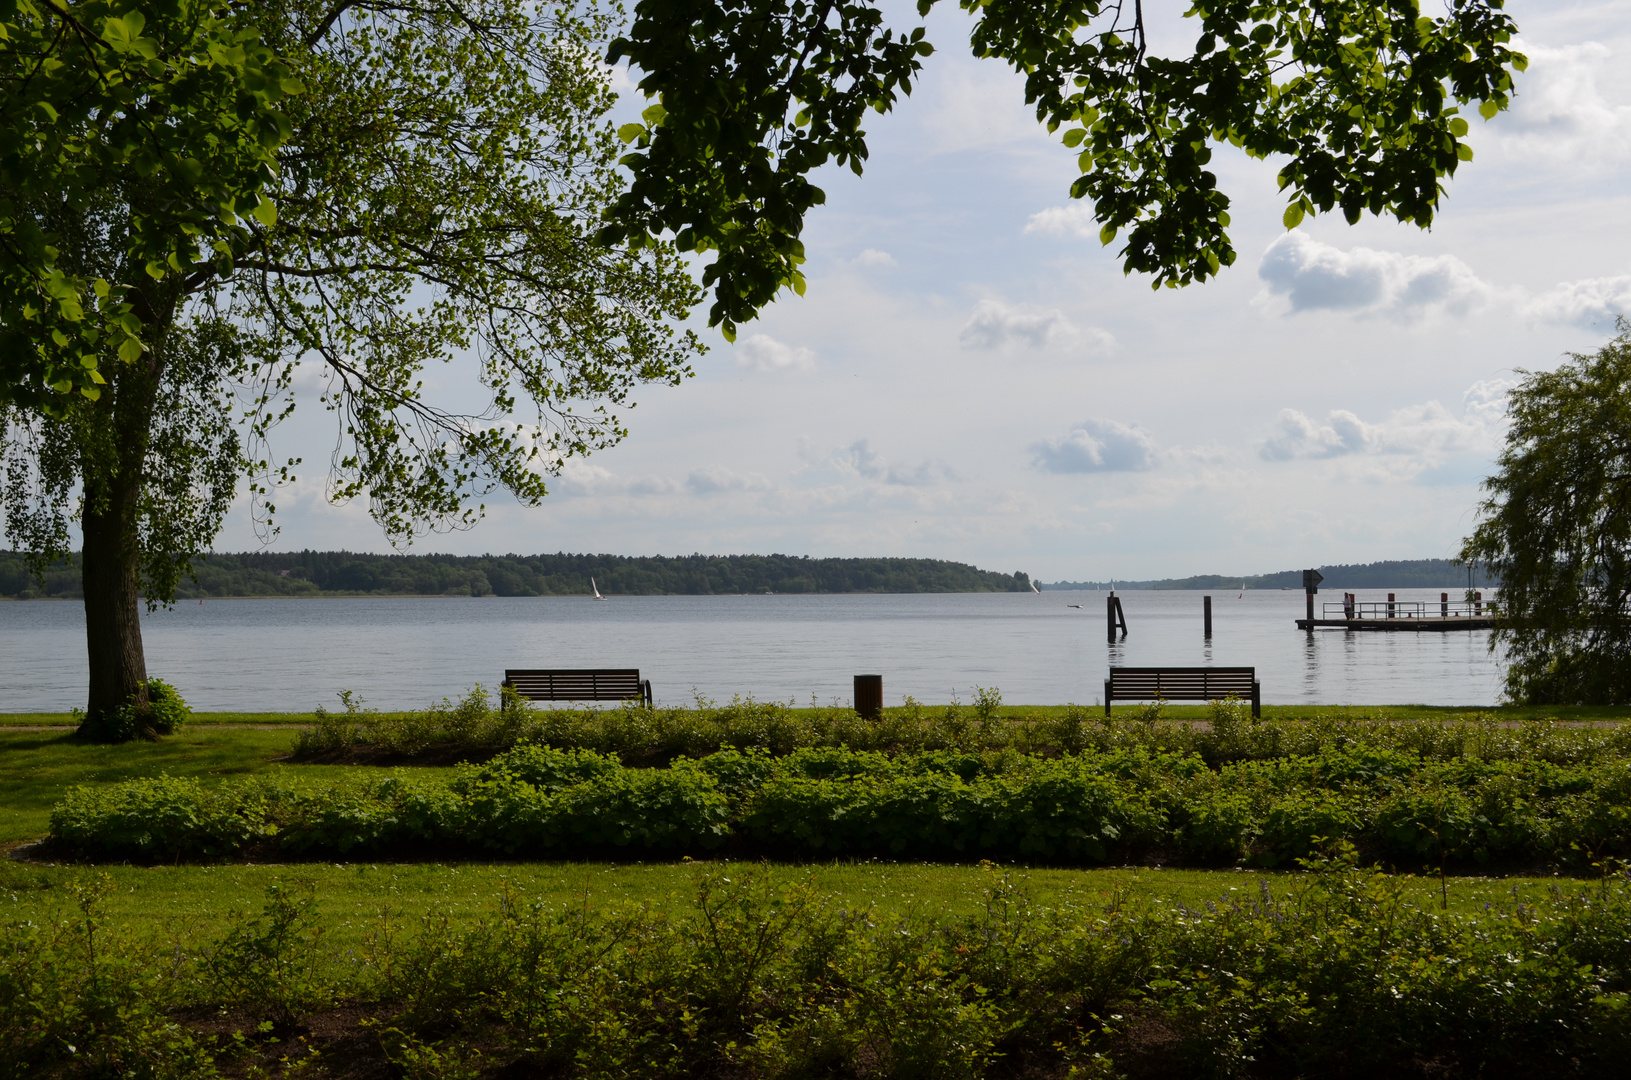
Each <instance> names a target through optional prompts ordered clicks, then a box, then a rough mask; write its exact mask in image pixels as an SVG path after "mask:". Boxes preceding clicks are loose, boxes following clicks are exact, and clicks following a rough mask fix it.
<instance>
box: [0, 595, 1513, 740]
mask: <svg viewBox="0 0 1631 1080" xmlns="http://www.w3.org/2000/svg"><path fill="white" fill-rule="evenodd" d="M1394 591H1395V592H1396V593H1398V594H1399V599H1401V600H1432V601H1437V599H1438V590H1428V589H1403V590H1401V589H1396V590H1394ZM1120 595H1121V599H1122V604H1123V607H1124V609H1125V611H1126V615H1127V624H1128V634H1127V637H1126V638H1125V639H1124V640H1122V641H1118V642H1117V643H1115V644H1108V643H1107V642H1106V640H1105V638H1106V635H1105V607H1104V603H1105V601H1104V594H1102V593H1093V592H1085V593H1084V592H1077V593H1067V592H1046V593H1043V594H1042V595H1040V596H1037V595H1033V594H1018V593H1006V594H950V595H862V596H647V597H613V598H612V599H611V600H610V601H609V602H607V603H604V604H597V603H594V602H593V601H591V600H589V599H588V598H586V597H585V598H578V597H546V598H535V599H525V598H497V597H488V598H485V599H479V600H478V599H441V598H437V599H420V598H392V599H335V600H211V601H208V602H207V603H205V604H191V605H188V604H182V605H179V606H177V607H176V608H175V609H174V610H171V611H160V612H157V613H154V614H152V615H148V616H146V617H145V619H144V633H145V636H146V644H147V656H148V668H149V670H150V671H151V672H152V674H154V675H156V676H161V677H163V678H166V679H168V680H170V681H171V682H173V683H175V684H176V686H177V687H178V688H179V689H180V690H181V692H182V693H183V694H184V695H185V696H186V698H187V699H188V701H189V702H190V703H192V705H193V706H194V707H195V708H199V709H205V710H227V709H231V710H249V711H259V710H305V709H310V708H312V707H314V706H316V705H318V704H319V703H322V704H328V705H333V704H334V702H335V695H336V694H337V693H338V692H339V691H340V690H344V689H350V690H355V691H357V692H358V693H359V694H361V695H362V697H363V698H365V699H366V700H367V701H368V702H369V704H371V705H375V706H378V707H381V708H408V707H420V706H423V705H425V704H427V703H428V702H431V701H435V700H438V699H440V698H442V697H444V696H457V695H458V694H460V693H462V692H464V691H465V690H467V689H468V688H469V687H470V686H471V685H472V684H473V683H476V682H481V683H482V684H484V685H486V686H488V687H495V686H496V685H497V684H498V682H499V681H500V679H502V677H503V672H504V668H506V667H624V666H627V667H639V668H640V669H641V674H642V675H644V676H645V677H647V678H650V679H651V680H652V682H653V685H654V688H655V690H656V693H657V697H658V699H659V700H660V701H665V702H669V703H678V702H686V701H689V700H691V698H692V695H693V691H694V692H695V693H699V694H702V695H703V696H705V697H709V698H714V699H728V698H729V697H731V696H732V695H733V694H743V695H752V696H754V697H756V698H760V699H765V698H776V699H780V700H784V701H785V700H788V699H796V700H797V701H799V702H801V703H802V702H808V701H809V699H810V697H811V695H812V694H813V695H815V696H816V697H817V698H818V699H819V700H820V701H822V702H828V701H833V700H837V701H845V702H847V701H848V700H849V697H850V693H851V689H852V683H851V678H852V676H853V675H854V674H855V673H857V672H878V673H881V674H882V675H883V676H884V696H885V701H886V702H888V703H891V704H894V703H898V702H899V701H900V699H901V696H902V695H904V694H911V695H913V696H915V697H917V698H918V699H919V700H921V701H925V702H943V701H947V700H949V699H950V698H951V697H952V696H953V695H956V696H957V697H959V698H960V699H961V700H962V701H963V702H965V703H967V702H968V701H969V700H970V698H971V696H972V693H973V688H974V687H975V686H987V687H990V686H995V687H999V688H1000V689H1001V690H1002V694H1003V699H1004V700H1005V701H1006V702H1008V703H1010V704H1052V703H1059V702H1066V701H1075V702H1080V703H1082V704H1093V703H1096V702H1099V701H1101V700H1102V697H1103V693H1104V679H1105V677H1106V674H1107V668H1108V667H1109V666H1110V665H1111V664H1128V665H1155V664H1175V665H1200V664H1216V665H1219V666H1247V665H1250V666H1254V667H1256V668H1257V669H1258V679H1259V681H1261V682H1262V684H1263V700H1264V701H1265V702H1269V703H1294V702H1318V703H1326V704H1394V703H1418V702H1419V703H1427V704H1446V705H1487V704H1492V703H1493V702H1494V701H1495V700H1496V699H1497V697H1498V696H1499V692H1500V680H1501V665H1500V664H1499V662H1498V658H1496V657H1492V656H1491V655H1490V653H1489V651H1488V640H1489V634H1488V632H1487V631H1472V632H1455V633H1437V632H1427V631H1410V632H1404V633H1370V632H1366V633H1357V632H1348V631H1344V630H1334V631H1317V632H1315V633H1313V634H1308V633H1304V632H1302V631H1299V630H1297V629H1296V627H1295V625H1294V620H1295V619H1297V618H1298V617H1299V616H1301V615H1302V613H1303V595H1302V593H1300V592H1278V591H1275V592H1269V591H1259V592H1247V593H1245V594H1244V595H1243V596H1242V595H1240V594H1238V593H1235V592H1218V593H1214V594H1212V597H1213V599H1212V609H1213V616H1212V618H1213V637H1212V639H1211V640H1210V641H1208V640H1207V639H1206V638H1205V637H1204V636H1203V633H1202V624H1201V596H1202V594H1201V593H1198V592H1177V591H1159V592H1139V591H1130V592H1122V593H1121V594H1120ZM1322 595H1323V594H1322ZM1384 598H1385V596H1384V594H1383V593H1374V594H1372V593H1369V592H1366V593H1362V594H1361V597H1360V599H1361V600H1377V599H1384ZM1069 604H1079V605H1081V606H1080V607H1079V608H1071V607H1069V606H1067V605H1069ZM85 676H86V672H85V636H84V623H83V620H82V612H81V609H80V606H79V605H78V604H74V603H65V602H60V601H31V602H21V603H0V710H3V711H24V710H63V711H65V710H67V709H68V708H70V707H72V706H75V705H82V704H83V703H84V686H85Z"/></svg>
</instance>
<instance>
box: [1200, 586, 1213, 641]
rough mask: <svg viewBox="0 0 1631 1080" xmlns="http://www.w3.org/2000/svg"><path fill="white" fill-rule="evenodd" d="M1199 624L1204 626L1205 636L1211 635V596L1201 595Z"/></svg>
mask: <svg viewBox="0 0 1631 1080" xmlns="http://www.w3.org/2000/svg"><path fill="white" fill-rule="evenodd" d="M1201 625H1202V626H1204V627H1205V628H1206V636H1207V637H1208V638H1210V637H1211V636H1212V598H1211V597H1210V596H1203V597H1201Z"/></svg>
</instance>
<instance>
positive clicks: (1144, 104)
mask: <svg viewBox="0 0 1631 1080" xmlns="http://www.w3.org/2000/svg"><path fill="white" fill-rule="evenodd" d="M934 3H935V0H918V13H919V14H920V15H927V13H928V11H929V9H930V8H931V7H932V6H933V5H934ZM959 6H960V7H962V8H963V9H964V10H967V11H969V12H971V13H972V14H973V15H974V18H975V20H976V21H975V26H974V30H973V33H972V36H971V38H970V44H971V46H972V48H973V51H974V54H975V55H976V56H980V57H992V58H996V59H999V60H1002V61H1004V62H1006V63H1007V64H1009V65H1010V66H1011V67H1013V68H1014V69H1015V70H1016V71H1020V72H1023V73H1024V74H1025V76H1026V84H1025V96H1026V101H1027V102H1028V103H1029V104H1032V105H1034V106H1035V107H1036V115H1037V119H1038V120H1039V121H1041V122H1043V123H1045V124H1046V125H1047V127H1048V130H1049V131H1050V132H1057V131H1059V130H1060V129H1063V135H1062V136H1061V139H1062V141H1063V143H1064V145H1065V146H1066V147H1068V148H1070V149H1072V150H1075V151H1076V152H1077V153H1078V158H1077V164H1078V167H1079V168H1080V170H1081V175H1080V177H1079V178H1078V179H1077V180H1076V181H1075V183H1074V184H1073V185H1072V187H1071V192H1070V193H1071V196H1072V197H1073V198H1079V199H1082V198H1085V199H1088V200H1090V201H1091V202H1092V203H1093V207H1094V214H1095V217H1096V219H1097V220H1098V221H1099V222H1100V223H1101V225H1102V226H1103V228H1102V231H1101V233H1100V239H1101V240H1102V241H1103V242H1104V243H1105V244H1110V243H1113V242H1115V240H1116V239H1117V237H1118V236H1123V235H1124V236H1125V240H1124V243H1123V246H1122V248H1121V251H1120V255H1121V258H1122V260H1123V263H1124V266H1125V268H1126V270H1127V272H1129V273H1131V272H1133V271H1139V272H1141V273H1147V274H1150V275H1151V276H1152V278H1153V284H1154V285H1156V286H1162V285H1168V286H1176V285H1183V284H1188V283H1189V282H1192V281H1203V280H1205V279H1206V278H1208V277H1211V276H1212V275H1214V274H1216V273H1218V272H1219V270H1220V269H1221V268H1222V267H1224V266H1228V265H1229V264H1231V263H1233V262H1234V260H1235V257H1236V252H1235V249H1234V247H1233V245H1232V244H1231V242H1230V240H1229V235H1228V231H1227V230H1228V226H1229V213H1228V207H1229V199H1228V197H1227V196H1226V195H1225V194H1224V193H1223V192H1221V191H1220V190H1218V187H1217V177H1216V176H1215V175H1214V174H1213V173H1212V172H1211V171H1209V170H1208V169H1207V165H1208V163H1209V161H1210V159H1211V156H1212V147H1213V146H1214V145H1219V144H1224V143H1227V144H1230V145H1233V146H1235V147H1238V148H1240V149H1242V150H1244V151H1245V152H1246V153H1247V154H1249V155H1251V156H1253V157H1258V158H1266V157H1269V156H1271V155H1273V156H1277V157H1284V158H1285V159H1286V163H1285V165H1284V166H1283V167H1282V168H1281V170H1280V174H1279V182H1280V186H1281V188H1282V189H1283V190H1285V191H1287V192H1288V195H1289V201H1288V204H1287V207H1286V211H1285V224H1286V226H1287V227H1288V228H1293V227H1295V226H1296V225H1297V224H1298V223H1299V222H1301V221H1302V220H1303V219H1304V218H1305V217H1306V216H1307V215H1309V214H1312V213H1315V212H1325V211H1330V210H1332V209H1340V210H1341V212H1342V214H1343V216H1344V217H1345V218H1346V219H1347V220H1348V221H1349V222H1350V223H1352V222H1354V221H1357V220H1358V219H1359V217H1360V216H1361V214H1364V213H1367V212H1368V213H1371V214H1392V215H1393V216H1394V217H1396V218H1397V219H1398V220H1400V221H1408V222H1414V223H1416V224H1417V225H1420V226H1422V227H1426V226H1427V225H1429V224H1430V223H1431V222H1432V220H1433V214H1434V212H1435V210H1436V209H1437V207H1438V203H1439V199H1440V197H1441V195H1442V194H1443V188H1442V185H1441V182H1440V181H1441V179H1442V178H1443V177H1446V176H1450V175H1452V174H1453V173H1454V172H1455V169H1456V166H1457V165H1458V164H1459V163H1461V162H1462V161H1467V160H1470V159H1471V157H1472V150H1471V148H1470V147H1469V146H1468V145H1467V143H1466V142H1465V141H1464V139H1465V136H1466V135H1467V132H1468V124H1467V121H1466V119H1465V118H1464V117H1463V116H1461V115H1460V113H1461V108H1462V106H1467V105H1476V106H1477V109H1478V111H1479V113H1480V114H1481V115H1483V116H1484V117H1486V118H1488V117H1491V116H1494V115H1495V114H1496V113H1497V112H1498V111H1500V110H1501V109H1504V108H1505V107H1506V105H1507V103H1508V101H1509V98H1510V95H1511V91H1512V83H1511V71H1512V70H1514V69H1516V70H1521V69H1522V68H1523V67H1524V64H1525V61H1524V58H1523V56H1522V55H1521V54H1519V53H1515V52H1512V51H1511V50H1510V49H1509V48H1507V44H1506V43H1507V42H1508V41H1509V40H1510V38H1511V36H1512V34H1513V33H1514V31H1515V29H1516V28H1515V26H1514V24H1513V22H1512V20H1511V18H1510V17H1509V16H1507V15H1506V14H1505V12H1504V11H1503V10H1502V7H1503V0H1449V3H1448V6H1447V10H1446V11H1445V12H1444V14H1442V15H1440V16H1437V17H1427V16H1423V15H1422V14H1421V11H1420V9H1419V7H1418V5H1417V4H1416V2H1415V0H1381V2H1378V0H1272V2H1257V3H1252V2H1245V0H1195V2H1194V3H1193V5H1192V6H1191V7H1190V8H1189V10H1188V11H1186V12H1185V15H1186V16H1187V17H1188V18H1189V19H1192V20H1193V21H1194V23H1195V27H1196V30H1197V31H1198V37H1197V39H1196V42H1195V45H1194V47H1193V49H1192V50H1190V52H1189V54H1188V55H1187V56H1186V55H1177V56H1170V57H1169V56H1157V55H1151V53H1150V43H1149V39H1148V35H1147V33H1146V30H1145V26H1144V21H1143V9H1142V5H1141V4H1140V3H1137V2H1134V3H1130V4H1126V3H1121V2H1114V3H1110V2H1105V0H959ZM932 51H933V48H932V46H931V45H930V44H929V42H928V41H927V40H925V39H924V31H923V29H922V28H921V27H919V28H915V29H912V30H910V31H898V30H893V29H891V28H889V27H887V26H885V25H884V18H883V14H882V12H881V11H880V10H879V6H878V4H877V3H876V2H875V0H641V2H640V3H639V4H638V5H637V6H636V7H635V19H634V22H633V25H632V26H631V27H630V28H629V31H628V33H627V34H626V35H625V36H624V37H622V38H620V39H618V40H617V41H615V42H613V44H612V46H611V49H610V51H609V54H608V59H609V60H610V61H612V62H617V61H619V60H624V59H626V60H628V61H629V62H630V63H631V64H632V65H633V66H634V67H636V68H638V69H639V70H640V72H642V73H643V75H642V78H641V81H640V84H639V86H640V89H641V90H642V91H644V92H645V93H646V95H647V96H648V97H650V98H653V99H655V103H654V104H653V105H652V106H651V107H650V108H649V109H647V110H646V112H645V114H644V117H643V122H642V123H639V124H629V125H625V127H624V128H623V129H622V131H621V132H620V135H621V137H622V138H623V139H624V140H625V142H627V143H629V144H630V147H631V148H630V150H629V152H628V154H627V155H625V157H624V158H623V164H624V165H625V166H626V167H627V168H628V169H629V171H630V173H631V174H632V177H633V179H632V182H631V184H630V187H629V190H628V191H627V193H626V194H624V195H623V196H622V197H621V198H620V199H619V200H618V201H617V203H616V205H615V207H614V209H613V212H612V214H611V215H610V221H609V223H608V224H607V226H606V229H605V231H604V233H603V235H604V236H606V237H608V238H610V239H613V240H616V241H619V242H622V241H627V242H635V243H637V242H640V241H641V240H642V239H643V238H654V237H659V236H664V235H673V237H674V238H675V242H676V244H677V246H678V247H679V248H680V250H682V251H697V252H710V253H712V261H711V262H710V263H709V265H708V266H707V268H706V270H705V271H704V284H705V285H707V286H711V287H712V289H713V295H714V303H713V306H712V308H711V310H710V313H709V320H710V323H711V324H713V325H719V326H722V327H723V329H724V332H725V334H726V336H727V337H732V336H733V335H734V333H735V328H736V325H737V324H738V323H739V322H741V321H743V320H746V319H751V318H752V317H753V316H754V315H755V314H756V313H757V312H758V310H759V309H760V308H762V307H763V306H764V305H765V304H767V303H769V302H770V301H771V300H773V299H774V298H775V297H776V295H777V293H778V292H779V291H780V290H781V289H782V288H784V287H788V288H791V289H793V290H794V291H795V292H800V293H802V291H803V288H804V279H803V275H802V273H801V272H800V269H799V267H800V264H801V263H802V262H803V261H804V249H803V246H802V244H801V243H800V240H799V236H800V232H801V230H802V227H803V221H804V216H805V214H806V213H808V212H809V210H810V208H811V207H813V206H816V205H819V204H820V203H821V202H822V201H823V199H824V195H823V193H822V191H821V189H820V188H818V187H816V186H815V185H813V184H811V183H810V182H809V180H808V174H809V173H810V172H811V171H812V170H813V169H816V168H818V167H820V166H821V165H824V164H826V163H827V162H829V161H832V162H835V163H837V164H838V165H841V166H848V167H849V168H850V169H851V170H853V171H854V172H855V173H857V174H859V173H860V172H861V171H862V168H863V163H864V162H865V160H866V157H867V144H866V132H865V131H864V130H863V128H862V127H861V124H862V121H863V119H864V116H865V113H866V111H867V110H868V109H871V110H874V111H876V112H880V113H881V112H885V111H887V110H889V109H890V108H892V107H893V106H894V105H895V103H896V101H897V99H898V97H899V96H900V95H901V94H910V93H911V89H912V83H913V80H914V79H915V78H916V77H917V75H918V72H919V70H920V68H921V66H922V62H923V58H924V57H926V56H928V55H930V54H931V53H932Z"/></svg>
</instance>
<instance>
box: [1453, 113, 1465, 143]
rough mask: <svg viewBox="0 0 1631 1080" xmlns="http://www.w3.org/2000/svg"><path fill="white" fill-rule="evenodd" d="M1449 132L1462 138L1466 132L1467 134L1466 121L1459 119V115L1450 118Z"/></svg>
mask: <svg viewBox="0 0 1631 1080" xmlns="http://www.w3.org/2000/svg"><path fill="white" fill-rule="evenodd" d="M1450 134H1451V135H1454V136H1455V137H1456V138H1458V139H1460V138H1464V137H1465V136H1466V134H1467V122H1466V121H1465V120H1463V119H1461V117H1459V116H1458V117H1456V118H1455V119H1454V120H1451V121H1450Z"/></svg>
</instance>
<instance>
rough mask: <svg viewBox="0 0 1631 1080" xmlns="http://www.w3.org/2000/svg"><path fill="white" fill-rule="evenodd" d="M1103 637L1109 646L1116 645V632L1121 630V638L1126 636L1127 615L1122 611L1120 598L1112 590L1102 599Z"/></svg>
mask: <svg viewBox="0 0 1631 1080" xmlns="http://www.w3.org/2000/svg"><path fill="white" fill-rule="evenodd" d="M1104 622H1105V627H1104V636H1105V640H1106V641H1108V642H1109V643H1110V644H1112V645H1114V644H1115V643H1116V630H1117V629H1118V627H1119V629H1120V630H1121V636H1122V637H1126V636H1127V613H1126V612H1125V611H1123V610H1122V607H1121V597H1119V596H1117V595H1116V592H1115V590H1114V589H1111V590H1110V595H1109V596H1107V597H1105V598H1104Z"/></svg>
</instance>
